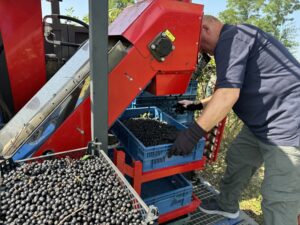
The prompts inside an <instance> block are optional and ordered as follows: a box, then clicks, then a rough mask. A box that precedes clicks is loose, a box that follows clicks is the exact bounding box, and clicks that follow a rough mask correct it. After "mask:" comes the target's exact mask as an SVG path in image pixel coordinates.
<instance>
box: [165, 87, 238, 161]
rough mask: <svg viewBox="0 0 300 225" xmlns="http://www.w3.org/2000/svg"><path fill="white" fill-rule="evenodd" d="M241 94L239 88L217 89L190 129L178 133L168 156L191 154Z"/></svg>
mask: <svg viewBox="0 0 300 225" xmlns="http://www.w3.org/2000/svg"><path fill="white" fill-rule="evenodd" d="M239 95H240V89H239V88H220V89H217V90H216V91H215V93H214V94H213V96H212V99H211V100H210V101H209V103H208V104H207V106H206V107H205V109H204V112H203V114H202V115H201V116H200V117H199V118H198V120H197V122H193V123H192V124H191V125H190V126H189V128H188V129H185V130H183V131H181V132H180V133H179V134H178V136H177V138H176V140H175V142H174V145H173V146H172V148H171V149H170V150H169V152H168V157H171V156H172V155H188V154H190V153H191V152H192V151H193V149H194V147H195V145H196V144H197V143H198V141H199V140H200V138H202V137H204V136H205V134H206V133H207V132H208V131H210V130H211V129H212V128H213V127H214V126H215V125H216V124H217V123H218V122H219V121H221V120H222V119H223V118H224V117H225V116H226V115H227V113H228V112H229V111H230V110H231V109H232V107H233V105H234V104H235V103H236V101H237V100H238V98H239Z"/></svg>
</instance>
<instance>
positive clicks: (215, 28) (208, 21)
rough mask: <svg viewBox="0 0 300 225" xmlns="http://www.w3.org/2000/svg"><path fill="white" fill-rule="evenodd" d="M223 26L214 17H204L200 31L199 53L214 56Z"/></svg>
mask: <svg viewBox="0 0 300 225" xmlns="http://www.w3.org/2000/svg"><path fill="white" fill-rule="evenodd" d="M223 26H224V24H223V23H222V22H221V21H220V20H218V19H217V18H216V17H214V16H210V15H204V16H203V19H202V31H201V51H202V52H205V53H208V54H210V55H213V54H214V51H215V48H216V45H217V43H218V40H219V36H220V33H221V30H222V27H223Z"/></svg>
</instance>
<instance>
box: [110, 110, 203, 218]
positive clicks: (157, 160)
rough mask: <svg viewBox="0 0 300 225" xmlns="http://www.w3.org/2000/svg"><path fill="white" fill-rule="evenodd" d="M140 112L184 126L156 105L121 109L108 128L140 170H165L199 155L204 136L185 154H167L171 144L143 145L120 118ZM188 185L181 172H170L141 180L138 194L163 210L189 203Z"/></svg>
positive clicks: (149, 203)
mask: <svg viewBox="0 0 300 225" xmlns="http://www.w3.org/2000/svg"><path fill="white" fill-rule="evenodd" d="M144 113H147V114H150V115H151V116H152V117H153V118H156V119H159V120H160V121H164V122H166V123H168V124H169V125H173V126H175V127H176V128H177V129H178V130H183V129H186V126H184V125H183V124H181V123H179V122H177V121H176V120H175V119H173V118H172V117H171V116H169V115H168V114H166V113H164V112H162V111H161V110H160V109H159V108H157V107H141V108H131V109H127V110H126V111H125V112H124V113H123V115H122V116H121V117H120V118H119V120H117V121H116V122H115V124H114V125H113V127H112V131H113V133H114V134H115V135H116V136H117V137H118V138H119V139H120V142H121V143H122V144H123V146H124V149H125V151H126V154H127V156H130V158H132V159H133V160H138V161H140V162H142V170H143V172H144V173H151V172H153V171H157V170H160V169H166V170H167V169H168V168H171V167H172V166H178V165H185V164H188V163H191V162H195V161H199V160H201V159H202V157H203V150H204V146H205V139H204V138H202V139H201V140H200V141H199V143H198V144H197V146H196V147H195V150H194V151H193V153H192V154H190V155H187V156H173V157H171V158H168V156H167V153H168V151H169V149H170V148H171V147H172V145H173V144H162V145H155V146H148V147H146V146H144V144H143V143H142V142H141V141H140V140H138V139H137V138H136V137H135V136H134V134H133V133H132V132H131V131H130V130H129V129H128V128H127V127H126V126H125V125H124V124H123V122H122V120H126V119H129V118H136V117H139V115H141V114H144ZM192 189H193V188H192V184H191V183H190V182H189V181H188V180H186V178H185V177H184V176H182V175H181V174H173V175H172V176H166V177H164V178H161V179H154V180H152V181H149V182H145V183H143V184H142V188H141V196H142V198H143V200H144V201H145V202H146V203H147V204H148V205H155V206H156V207H158V210H159V212H160V214H166V213H169V212H171V211H174V210H177V209H179V208H182V207H184V206H187V205H189V204H190V203H191V202H192Z"/></svg>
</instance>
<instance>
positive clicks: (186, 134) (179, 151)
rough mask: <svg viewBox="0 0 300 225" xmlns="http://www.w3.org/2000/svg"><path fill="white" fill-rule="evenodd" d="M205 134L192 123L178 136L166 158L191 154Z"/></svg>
mask: <svg viewBox="0 0 300 225" xmlns="http://www.w3.org/2000/svg"><path fill="white" fill-rule="evenodd" d="M205 134H206V132H205V131H204V130H203V129H202V128H201V127H200V126H199V125H198V124H197V123H196V122H195V121H194V122H193V123H192V124H191V125H190V126H189V128H187V129H185V130H183V131H181V132H180V133H179V134H178V136H177V138H176V140H175V142H174V145H173V146H172V147H171V149H170V150H169V152H168V157H169V158H170V157H171V156H173V155H188V154H190V153H192V151H193V150H194V147H195V146H196V144H197V143H198V141H199V140H200V138H202V137H204V136H205Z"/></svg>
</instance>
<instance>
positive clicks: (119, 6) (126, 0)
mask: <svg viewBox="0 0 300 225" xmlns="http://www.w3.org/2000/svg"><path fill="white" fill-rule="evenodd" d="M132 3H134V0H109V1H108V5H109V10H108V17H109V18H108V20H109V23H111V22H112V21H114V20H115V19H116V18H117V16H118V15H119V14H120V13H121V12H122V10H123V9H124V8H126V7H127V6H128V5H130V4H132Z"/></svg>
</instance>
